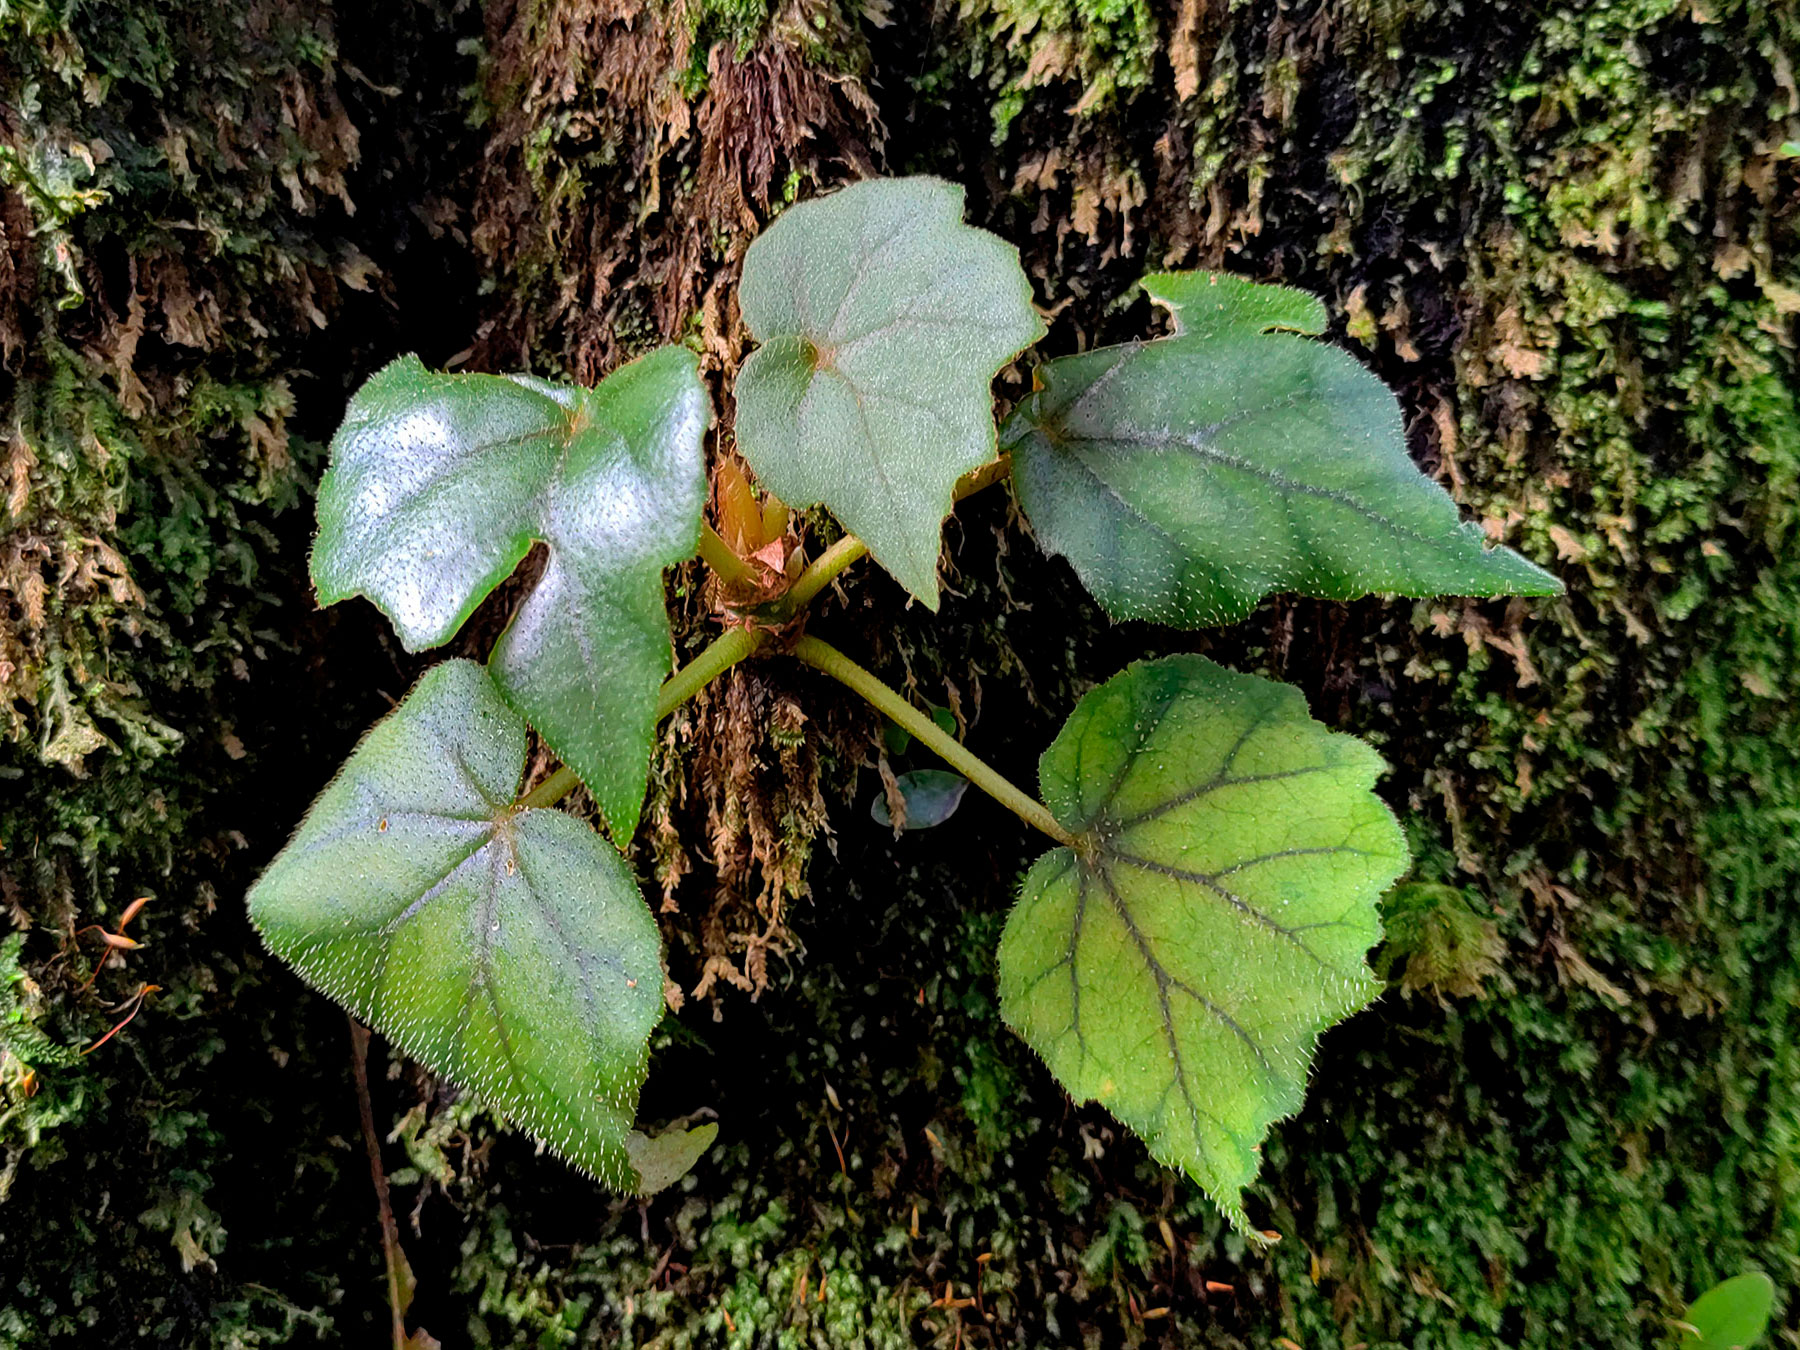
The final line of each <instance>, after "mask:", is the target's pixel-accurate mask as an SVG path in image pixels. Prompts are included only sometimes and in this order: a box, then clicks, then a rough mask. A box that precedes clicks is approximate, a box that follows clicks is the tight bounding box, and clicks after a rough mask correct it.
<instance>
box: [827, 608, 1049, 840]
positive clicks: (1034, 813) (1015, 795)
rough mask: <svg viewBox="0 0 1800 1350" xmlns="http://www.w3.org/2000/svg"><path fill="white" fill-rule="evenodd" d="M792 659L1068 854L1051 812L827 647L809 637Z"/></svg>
mask: <svg viewBox="0 0 1800 1350" xmlns="http://www.w3.org/2000/svg"><path fill="white" fill-rule="evenodd" d="M794 658H795V659H796V660H798V661H802V662H804V663H805V664H806V665H809V666H811V667H812V668H813V669H814V670H819V671H823V672H824V673H825V674H827V675H829V676H831V678H832V679H834V680H836V681H837V682H838V683H839V684H842V685H845V686H847V687H848V688H850V689H853V690H855V691H856V692H857V693H858V694H860V695H861V696H862V697H863V698H864V699H865V700H867V701H868V702H869V703H870V704H872V705H873V706H874V707H875V708H876V709H877V710H878V711H880V712H883V713H885V714H886V715H887V716H888V717H889V718H890V719H892V720H893V721H894V722H896V723H898V724H899V725H900V726H902V727H904V728H905V729H906V730H907V731H908V732H910V733H911V734H912V737H913V739H914V740H916V741H918V742H920V743H921V744H922V745H924V746H925V747H926V748H927V749H928V750H930V751H931V752H932V753H933V754H935V755H936V756H938V758H940V759H942V760H943V761H944V763H946V764H948V765H949V766H950V767H951V768H953V769H955V770H956V771H957V772H958V773H960V774H961V775H962V776H963V777H964V778H967V779H968V780H969V781H970V782H971V783H973V784H974V785H975V786H976V787H978V788H980V789H981V790H982V791H983V792H985V793H987V795H988V796H990V797H992V798H993V799H994V800H995V801H997V802H999V803H1000V805H1002V806H1004V807H1005V808H1006V809H1007V810H1009V811H1011V812H1012V813H1013V814H1014V815H1016V816H1017V817H1018V818H1019V819H1020V820H1022V821H1024V822H1025V823H1026V824H1027V825H1032V826H1035V827H1036V828H1037V829H1040V830H1042V831H1043V832H1044V833H1045V834H1047V835H1049V836H1050V837H1051V838H1052V839H1054V840H1056V842H1057V843H1059V844H1062V845H1063V846H1064V847H1066V848H1075V847H1076V846H1077V845H1076V842H1075V837H1074V836H1073V835H1072V834H1070V833H1069V832H1068V831H1067V830H1065V829H1064V828H1063V827H1062V826H1061V825H1060V824H1058V823H1057V819H1056V817H1055V816H1053V815H1051V814H1050V808H1049V807H1047V806H1045V805H1044V804H1043V803H1042V802H1040V801H1038V800H1037V799H1036V798H1035V797H1031V796H1029V795H1027V794H1026V793H1025V792H1023V791H1021V790H1020V789H1019V788H1017V787H1015V786H1013V784H1011V783H1009V782H1008V781H1007V780H1006V779H1004V778H1002V777H1001V776H1000V775H999V774H998V773H996V772H995V771H994V770H993V769H992V768H990V767H989V766H988V764H987V763H986V762H985V761H983V760H980V759H978V758H976V757H975V756H974V755H973V754H971V753H970V752H969V750H968V749H967V748H966V747H965V746H963V745H962V743H961V742H959V741H957V740H956V739H955V738H953V737H951V736H949V735H946V734H945V732H944V729H943V728H942V727H940V726H939V725H938V724H937V723H936V722H934V721H932V720H931V718H929V717H928V716H926V715H925V714H924V713H922V712H920V711H919V710H918V709H917V708H915V707H913V705H912V704H910V703H908V702H907V701H906V699H905V698H903V697H902V696H901V695H900V693H899V691H897V690H895V689H893V688H890V687H889V686H888V685H886V684H884V683H882V681H881V680H879V679H877V678H876V677H875V676H874V675H872V674H870V673H869V672H868V671H866V670H864V669H863V668H862V667H861V666H859V665H857V664H856V662H854V661H852V660H851V659H850V658H849V657H847V656H845V655H844V654H843V653H842V652H840V651H839V650H838V649H837V648H836V647H833V646H832V645H831V644H830V643H828V642H822V641H820V640H819V639H818V638H816V637H812V636H810V635H808V636H806V637H803V638H801V639H800V640H799V641H798V642H796V643H795V644H794Z"/></svg>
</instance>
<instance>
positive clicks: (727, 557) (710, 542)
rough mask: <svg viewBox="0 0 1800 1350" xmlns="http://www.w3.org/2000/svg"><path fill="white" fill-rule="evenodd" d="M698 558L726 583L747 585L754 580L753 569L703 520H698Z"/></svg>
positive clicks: (754, 572)
mask: <svg viewBox="0 0 1800 1350" xmlns="http://www.w3.org/2000/svg"><path fill="white" fill-rule="evenodd" d="M700 560H701V561H702V562H704V563H705V564H706V565H707V566H708V567H710V568H712V570H713V571H714V572H716V573H717V574H718V577H719V580H721V581H723V582H725V583H727V584H728V585H733V586H748V585H750V584H751V583H752V582H754V581H755V580H756V571H755V569H754V568H752V567H751V566H750V564H749V563H747V562H745V561H744V560H743V559H742V558H740V557H738V555H737V554H736V553H734V552H733V551H732V548H731V545H730V544H728V543H726V542H725V540H724V539H723V538H721V537H720V535H719V532H718V531H717V530H715V529H714V528H713V527H712V526H710V525H708V524H707V523H706V522H705V521H701V522H700Z"/></svg>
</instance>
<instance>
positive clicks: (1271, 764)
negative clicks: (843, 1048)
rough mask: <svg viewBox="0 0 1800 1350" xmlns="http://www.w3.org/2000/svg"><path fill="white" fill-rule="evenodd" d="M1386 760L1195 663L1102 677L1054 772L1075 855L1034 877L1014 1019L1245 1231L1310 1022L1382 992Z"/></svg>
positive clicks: (1009, 996) (1017, 965)
mask: <svg viewBox="0 0 1800 1350" xmlns="http://www.w3.org/2000/svg"><path fill="white" fill-rule="evenodd" d="M1381 768H1382V764H1381V760H1380V758H1379V756H1377V755H1376V754H1375V752H1374V751H1373V750H1371V749H1370V748H1369V747H1368V746H1366V745H1364V744H1363V743H1362V742H1361V741H1358V740H1356V739H1355V738H1353V737H1350V736H1345V735H1340V734H1338V733H1335V732H1332V731H1329V730H1327V729H1326V728H1325V727H1323V726H1321V725H1320V724H1319V723H1317V722H1314V721H1313V720H1312V719H1311V718H1310V717H1309V716H1308V714H1307V710H1306V704H1305V701H1304V700H1303V699H1302V698H1301V696H1300V694H1299V692H1298V691H1297V690H1295V689H1292V688H1290V687H1289V686H1287V685H1282V684H1277V683H1274V682H1272V681H1269V680H1264V679H1260V678H1257V677H1255V676H1251V675H1240V674H1237V673H1235V672H1232V671H1228V670H1226V669H1224V668H1223V667H1221V666H1218V665H1215V664H1213V663H1212V662H1211V661H1208V660H1206V659H1205V658H1203V657H1199V656H1174V657H1169V658H1167V659H1164V660H1161V661H1153V662H1141V663H1138V664H1136V665H1133V666H1130V667H1128V668H1127V669H1126V670H1125V671H1124V672H1122V673H1121V674H1119V675H1117V676H1115V677H1114V678H1113V679H1112V680H1110V681H1108V682H1107V683H1106V684H1104V685H1102V686H1101V687H1100V688H1099V689H1096V690H1094V691H1093V692H1091V693H1089V694H1088V695H1087V696H1086V697H1085V698H1083V699H1082V701H1081V702H1080V704H1078V705H1077V707H1076V709H1075V712H1074V713H1073V714H1072V715H1071V716H1070V718H1069V720H1068V722H1067V723H1066V724H1065V725H1064V727H1063V730H1062V732H1061V733H1060V734H1059V735H1058V736H1057V738H1056V741H1055V742H1054V744H1052V745H1051V747H1050V749H1049V750H1047V751H1046V752H1045V754H1044V757H1043V760H1042V763H1041V765H1040V777H1041V783H1042V789H1043V796H1044V801H1045V803H1046V805H1048V806H1049V807H1050V809H1051V811H1052V812H1053V813H1054V814H1055V816H1056V818H1057V819H1058V820H1059V821H1060V822H1061V823H1062V824H1063V825H1064V826H1065V827H1066V828H1067V829H1068V830H1069V831H1070V832H1071V833H1072V834H1073V835H1075V836H1076V838H1077V840H1078V841H1079V842H1080V849H1079V850H1075V849H1068V848H1059V849H1053V850H1052V851H1051V852H1049V853H1047V854H1045V855H1044V856H1043V857H1041V858H1039V859H1038V861H1037V863H1036V864H1035V865H1034V866H1033V867H1032V869H1031V871H1030V873H1029V874H1028V875H1027V876H1026V878H1025V882H1024V884H1023V887H1022V888H1021V892H1020V897H1019V902H1018V904H1017V905H1016V906H1015V907H1014V909H1013V911H1012V913H1011V915H1010V916H1009V917H1008V919H1007V923H1006V928H1005V931H1004V933H1003V935H1002V937H1001V940H1000V953H999V966H1000V999H1001V1013H1002V1015H1003V1016H1004V1017H1005V1019H1006V1021H1007V1023H1008V1024H1009V1025H1010V1026H1012V1027H1013V1028H1014V1030H1016V1031H1017V1032H1018V1033H1019V1034H1020V1035H1021V1036H1023V1037H1024V1039H1025V1040H1026V1041H1027V1042H1028V1043H1029V1044H1030V1045H1031V1046H1032V1047H1033V1048H1034V1049H1035V1050H1037V1052H1038V1053H1039V1054H1041V1055H1042V1056H1043V1057H1044V1060H1045V1062H1046V1063H1047V1064H1048V1065H1049V1067H1050V1069H1051V1071H1052V1072H1053V1073H1054V1074H1055V1075H1056V1077H1057V1079H1058V1080H1059V1081H1060V1082H1061V1083H1062V1084H1063V1085H1064V1086H1065V1087H1066V1088H1067V1089H1068V1090H1069V1092H1070V1094H1071V1095H1072V1096H1074V1097H1075V1098H1076V1099H1077V1100H1078V1101H1079V1100H1092V1101H1098V1102H1100V1103H1101V1104H1102V1105H1104V1106H1105V1107H1106V1108H1107V1109H1108V1110H1110V1111H1111V1112H1112V1113H1113V1114H1114V1115H1115V1116H1117V1117H1118V1118H1119V1119H1120V1120H1121V1121H1123V1122H1124V1123H1125V1124H1126V1125H1128V1126H1130V1127H1131V1129H1133V1130H1134V1131H1135V1132H1136V1133H1137V1134H1138V1135H1140V1136H1141V1137H1142V1138H1143V1139H1144V1140H1145V1142H1146V1143H1147V1144H1148V1145H1149V1148H1150V1151H1151V1153H1152V1154H1153V1155H1154V1156H1155V1157H1156V1158H1157V1159H1158V1160H1160V1161H1161V1162H1164V1163H1166V1164H1168V1165H1171V1166H1174V1167H1179V1168H1181V1169H1182V1170H1184V1171H1185V1172H1187V1174H1188V1175H1189V1176H1191V1177H1192V1178H1193V1179H1194V1180H1195V1181H1197V1182H1198V1183H1199V1184H1200V1185H1201V1186H1202V1187H1203V1188H1204V1189H1205V1190H1206V1192H1207V1194H1208V1195H1210V1196H1211V1197H1212V1199H1213V1200H1214V1202H1215V1203H1216V1204H1218V1206H1219V1208H1220V1209H1221V1210H1223V1211H1224V1213H1225V1214H1226V1215H1227V1217H1229V1218H1230V1219H1231V1221H1232V1223H1233V1224H1235V1225H1236V1226H1237V1227H1238V1228H1240V1229H1245V1230H1246V1231H1247V1221H1246V1219H1245V1215H1244V1212H1243V1208H1242V1205H1241V1202H1240V1196H1241V1192H1242V1190H1243V1188H1244V1187H1245V1186H1246V1185H1247V1184H1249V1182H1250V1180H1251V1179H1252V1178H1253V1177H1254V1176H1255V1174H1256V1168H1257V1153H1256V1150H1257V1147H1258V1145H1260V1143H1261V1141H1262V1139H1263V1136H1264V1135H1265V1134H1266V1133H1267V1131H1268V1127H1269V1125H1270V1124H1271V1123H1272V1122H1274V1121H1276V1120H1279V1119H1281V1118H1282V1117H1284V1116H1287V1115H1290V1114H1292V1113H1293V1112H1294V1111H1295V1110H1297V1109H1298V1108H1299V1106H1300V1103H1301V1099H1302V1097H1303V1095H1304V1091H1305V1085H1306V1072H1307V1065H1308V1063H1309V1061H1310V1060H1311V1057H1312V1053H1313V1049H1314V1047H1315V1045H1316V1043H1317V1040H1318V1037H1319V1034H1320V1033H1321V1032H1322V1031H1324V1030H1325V1028H1327V1027H1329V1026H1330V1025H1331V1024H1332V1023H1334V1022H1337V1021H1339V1020H1341V1019H1342V1018H1344V1017H1347V1016H1349V1015H1350V1014H1351V1013H1352V1012H1355V1011H1356V1010H1357V1009H1358V1008H1361V1007H1363V1006H1364V1005H1365V1004H1366V1003H1367V1002H1368V1001H1369V1000H1370V999H1371V998H1372V997H1373V996H1374V995H1375V993H1376V992H1377V991H1378V989H1379V987H1380V986H1379V984H1378V983H1377V981H1376V980H1375V979H1374V978H1373V977H1372V976H1371V975H1370V973H1369V971H1368V969H1367V967H1366V966H1365V964H1364V956H1365V954H1366V953H1367V951H1368V949H1369V948H1370V947H1371V946H1373V945H1374V943H1375V942H1376V940H1377V939H1378V938H1379V936H1380V931H1381V925H1380V919H1379V916H1378V913H1377V910H1376V898H1377V897H1378V896H1379V895H1380V893H1381V891H1382V890H1383V889H1384V888H1385V887H1386V886H1387V885H1388V884H1389V883H1390V882H1392V881H1393V880H1394V878H1395V877H1397V876H1398V875H1399V874H1400V872H1401V871H1402V870H1403V869H1404V868H1405V866H1406V861H1407V855H1406V847H1405V843H1404V841H1403V839H1402V837H1401V834H1400V829H1399V826H1398V825H1397V824H1396V823H1395V821H1394V818H1393V816H1392V814H1391V813H1390V812H1389V811H1388V809H1387V807H1386V806H1385V805H1383V803H1382V802H1381V800H1380V799H1379V798H1378V797H1376V796H1375V794H1374V793H1373V792H1372V791H1370V787H1371V785H1372V784H1373V783H1374V781H1375V778H1376V776H1377V775H1378V774H1379V773H1380V771H1381Z"/></svg>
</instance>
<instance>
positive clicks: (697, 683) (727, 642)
mask: <svg viewBox="0 0 1800 1350" xmlns="http://www.w3.org/2000/svg"><path fill="white" fill-rule="evenodd" d="M767 640H768V636H767V634H765V633H763V632H762V631H761V630H759V629H752V628H733V629H731V630H730V631H729V632H725V633H721V634H720V635H719V636H718V637H716V638H714V639H713V640H712V642H711V643H709V644H708V645H707V646H706V647H705V648H704V649H703V650H702V651H701V653H700V655H698V656H696V657H695V658H694V659H693V660H692V661H689V662H688V663H687V664H686V665H685V666H683V667H682V668H681V669H680V670H678V671H676V672H675V673H674V674H673V675H671V676H669V678H668V679H666V680H664V681H663V686H662V692H661V693H660V694H659V695H658V696H657V700H656V720H657V721H659V722H660V721H662V720H663V718H665V717H667V716H668V715H669V714H670V713H672V712H674V711H675V710H676V709H677V708H679V707H680V706H681V705H682V704H683V703H686V702H687V701H688V700H689V699H690V698H692V697H693V696H694V695H695V694H697V693H699V692H700V691H701V690H702V689H704V688H706V686H707V685H709V684H711V683H712V682H713V681H714V680H716V679H718V678H719V676H721V675H723V674H724V673H725V672H726V671H727V670H729V669H731V667H733V666H735V665H736V664H737V663H738V662H739V661H742V660H743V659H744V658H745V657H746V656H749V655H750V654H751V653H752V652H754V651H756V650H757V649H758V648H759V647H761V646H762V645H763V643H764V642H766V641H767ZM580 783H581V778H580V775H578V774H577V773H576V772H575V770H573V769H571V768H570V767H569V766H568V765H567V764H565V765H563V766H562V767H561V768H559V769H557V771H556V772H555V773H553V774H551V775H550V776H549V777H548V778H546V779H545V780H544V781H543V782H541V783H539V784H538V785H537V786H536V787H534V788H533V789H532V790H531V791H530V792H527V793H526V794H525V795H524V796H523V797H521V798H519V801H518V803H517V805H518V809H520V810H521V811H523V810H526V809H528V808H542V807H548V806H555V805H556V804H557V803H558V802H560V801H561V800H562V799H563V798H564V797H566V796H568V795H569V794H570V793H571V792H573V791H574V790H575V789H576V787H578V786H579V785H580Z"/></svg>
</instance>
